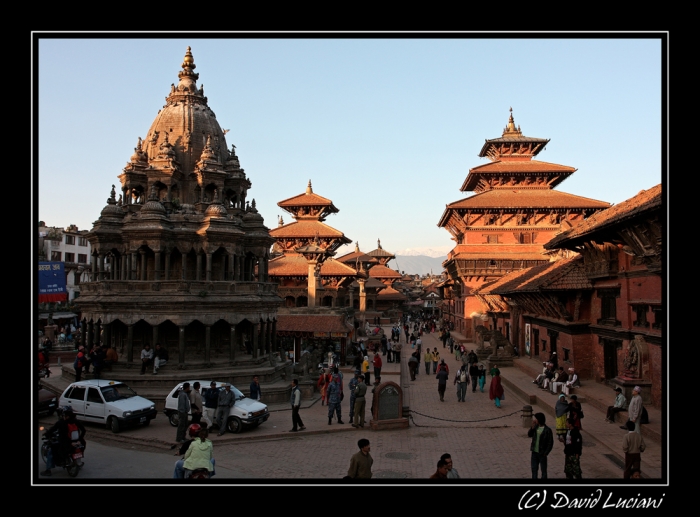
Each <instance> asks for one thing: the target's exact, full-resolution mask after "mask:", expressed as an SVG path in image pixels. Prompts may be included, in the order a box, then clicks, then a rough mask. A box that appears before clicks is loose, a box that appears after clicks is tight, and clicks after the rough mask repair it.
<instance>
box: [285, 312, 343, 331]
mask: <svg viewBox="0 0 700 517" xmlns="http://www.w3.org/2000/svg"><path fill="white" fill-rule="evenodd" d="M277 330H278V331H282V332H349V331H351V330H352V326H351V325H348V324H347V323H345V321H344V317H343V316H337V315H330V314H329V315H326V314H309V315H306V314H278V315H277Z"/></svg>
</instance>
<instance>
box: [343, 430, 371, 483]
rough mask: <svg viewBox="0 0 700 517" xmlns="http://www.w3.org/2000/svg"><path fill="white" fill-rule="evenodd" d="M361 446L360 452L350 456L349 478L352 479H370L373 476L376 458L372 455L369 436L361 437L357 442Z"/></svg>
mask: <svg viewBox="0 0 700 517" xmlns="http://www.w3.org/2000/svg"><path fill="white" fill-rule="evenodd" d="M357 446H358V447H359V448H360V450H359V451H358V452H356V453H355V454H353V456H352V458H350V468H349V469H348V475H347V477H348V478H351V479H370V478H371V477H372V464H373V463H374V460H373V459H372V456H371V455H370V453H369V451H370V445H369V440H368V439H367V438H360V439H359V440H358V442H357Z"/></svg>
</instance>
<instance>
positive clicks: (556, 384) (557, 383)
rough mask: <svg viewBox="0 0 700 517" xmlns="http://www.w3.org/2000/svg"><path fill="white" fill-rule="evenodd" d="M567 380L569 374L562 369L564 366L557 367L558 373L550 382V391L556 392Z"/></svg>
mask: <svg viewBox="0 0 700 517" xmlns="http://www.w3.org/2000/svg"><path fill="white" fill-rule="evenodd" d="M568 380H569V374H568V373H566V372H565V371H564V367H563V366H560V367H559V374H558V375H557V378H556V379H555V380H554V381H553V382H552V393H555V394H556V393H557V392H558V391H559V388H563V387H564V384H566V381H568Z"/></svg>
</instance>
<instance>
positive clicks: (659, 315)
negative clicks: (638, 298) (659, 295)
mask: <svg viewBox="0 0 700 517" xmlns="http://www.w3.org/2000/svg"><path fill="white" fill-rule="evenodd" d="M651 311H652V312H653V313H654V323H652V324H651V328H653V329H658V330H662V329H663V326H664V313H663V308H662V307H661V306H660V305H658V306H652V307H651Z"/></svg>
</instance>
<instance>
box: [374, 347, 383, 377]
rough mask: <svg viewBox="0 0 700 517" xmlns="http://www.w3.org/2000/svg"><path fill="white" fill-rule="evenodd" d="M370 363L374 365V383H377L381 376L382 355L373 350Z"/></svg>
mask: <svg viewBox="0 0 700 517" xmlns="http://www.w3.org/2000/svg"><path fill="white" fill-rule="evenodd" d="M372 365H373V366H374V383H375V384H377V383H378V382H379V378H380V377H381V376H382V356H381V355H379V353H376V352H375V354H374V359H373V360H372Z"/></svg>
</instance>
